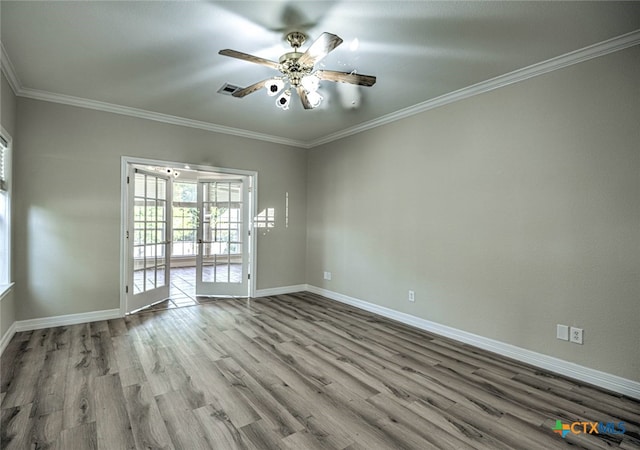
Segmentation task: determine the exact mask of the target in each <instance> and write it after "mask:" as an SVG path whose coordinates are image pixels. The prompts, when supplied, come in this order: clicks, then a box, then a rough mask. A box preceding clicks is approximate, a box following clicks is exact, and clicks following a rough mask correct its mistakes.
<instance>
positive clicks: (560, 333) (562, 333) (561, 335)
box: [556, 324, 569, 341]
mask: <svg viewBox="0 0 640 450" xmlns="http://www.w3.org/2000/svg"><path fill="white" fill-rule="evenodd" d="M556 337H557V338H558V339H562V340H563V341H568V340H569V326H568V325H560V324H558V325H557V328H556Z"/></svg>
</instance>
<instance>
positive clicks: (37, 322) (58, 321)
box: [14, 308, 121, 331]
mask: <svg viewBox="0 0 640 450" xmlns="http://www.w3.org/2000/svg"><path fill="white" fill-rule="evenodd" d="M118 317H121V315H120V309H118V308H116V309H106V310H103V311H91V312H86V313H78V314H66V315H64V316H53V317H42V318H40V319H29V320H18V321H17V322H15V323H14V325H15V326H16V331H30V330H39V329H41V328H49V327H61V326H65V325H76V324H79V323H86V322H96V321H98V320H110V319H117V318H118Z"/></svg>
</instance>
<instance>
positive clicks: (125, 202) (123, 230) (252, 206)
mask: <svg viewBox="0 0 640 450" xmlns="http://www.w3.org/2000/svg"><path fill="white" fill-rule="evenodd" d="M131 165H143V166H154V167H167V168H173V169H179V168H185V169H187V168H188V169H192V170H200V171H203V172H211V173H212V174H216V173H217V174H224V175H237V176H241V177H246V178H248V180H249V183H250V189H249V223H248V227H247V229H248V230H249V231H250V232H251V235H250V236H249V239H250V243H249V273H250V275H251V277H250V279H249V292H248V293H247V294H248V295H249V297H254V296H255V292H256V268H257V249H258V245H257V239H256V235H255V232H254V218H255V217H256V216H257V214H258V172H257V171H254V170H242V169H232V168H225V167H215V166H209V165H203V164H191V163H188V162H177V161H166V160H159V159H148V158H138V157H134V156H122V157H121V158H120V316H121V317H124V316H125V315H126V306H127V291H126V289H127V282H128V281H127V280H128V270H129V258H128V243H127V230H128V228H129V226H128V224H129V199H128V192H129V185H128V184H127V176H128V171H129V166H131ZM130 289H132V287H130Z"/></svg>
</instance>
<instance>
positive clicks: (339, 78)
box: [315, 70, 376, 86]
mask: <svg viewBox="0 0 640 450" xmlns="http://www.w3.org/2000/svg"><path fill="white" fill-rule="evenodd" d="M315 74H316V76H317V77H318V78H320V79H321V80H327V81H336V82H339V83H350V84H358V85H360V86H373V85H374V84H375V83H376V77H374V76H372V75H360V74H357V73H349V72H336V71H335V70H317V71H316V72H315Z"/></svg>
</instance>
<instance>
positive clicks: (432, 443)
mask: <svg viewBox="0 0 640 450" xmlns="http://www.w3.org/2000/svg"><path fill="white" fill-rule="evenodd" d="M1 363H2V369H1V390H0V395H1V398H2V403H1V405H2V406H1V408H2V422H1V433H0V438H1V442H0V447H1V448H3V449H21V450H22V449H32V448H33V449H35V448H37V449H45V448H55V449H61V450H85V449H93V448H99V449H152V448H154V449H155V448H162V449H170V448H176V449H188V450H197V449H236V448H239V449H245V448H246V449H259V450H266V449H279V448H285V449H351V450H355V449H414V448H415V449H427V448H438V449H470V448H479V449H491V450H495V449H514V448H522V449H553V448H564V447H572V448H589V449H591V448H593V449H604V448H607V449H611V448H620V449H632V448H636V449H637V448H640V402H638V401H634V400H632V399H630V398H625V397H622V396H620V395H615V394H611V393H607V392H604V391H601V390H598V389H595V388H593V387H589V386H585V385H583V384H580V383H577V382H574V381H571V380H569V379H566V378H563V377H560V376H556V375H552V374H550V373H546V372H543V371H540V370H537V369H535V368H532V367H529V366H526V365H523V364H521V363H517V362H514V361H510V360H508V359H506V358H503V357H500V356H497V355H494V354H491V353H488V352H485V351H481V350H478V349H476V348H473V347H471V346H468V345H462V344H458V343H456V342H453V341H450V340H447V339H444V338H441V337H438V336H435V335H432V334H429V333H425V332H422V331H418V330H415V329H413V328H411V327H408V326H404V325H401V324H398V323H395V322H393V321H390V320H386V319H383V318H380V317H377V316H375V315H372V314H369V313H367V312H363V311H360V310H357V309H354V308H350V307H348V306H345V305H342V304H339V303H336V302H332V301H330V300H327V299H324V298H322V297H320V296H317V295H314V294H310V293H300V294H293V295H281V296H275V297H269V298H260V299H253V300H246V299H245V300H234V299H231V300H216V301H212V302H210V303H208V304H202V305H198V306H193V307H187V308H177V309H167V310H155V311H150V312H145V313H139V314H136V315H132V316H128V317H126V318H124V319H116V320H110V321H102V322H94V323H90V324H82V325H74V326H68V327H58V328H49V329H44V330H38V331H33V332H23V333H18V334H17V335H16V336H15V337H14V339H13V340H12V341H11V343H10V344H9V346H8V347H7V349H6V350H5V352H4V354H3V356H2V359H1ZM556 420H561V421H562V422H564V423H570V422H574V421H589V422H591V421H598V422H613V423H615V424H618V423H619V422H624V423H625V429H626V432H625V433H624V434H622V435H608V434H597V435H593V434H579V435H578V434H571V433H570V434H569V435H567V436H566V438H564V439H562V438H561V437H560V436H559V435H558V434H557V433H554V432H553V430H552V428H553V427H554V425H555V424H556Z"/></svg>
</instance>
